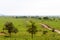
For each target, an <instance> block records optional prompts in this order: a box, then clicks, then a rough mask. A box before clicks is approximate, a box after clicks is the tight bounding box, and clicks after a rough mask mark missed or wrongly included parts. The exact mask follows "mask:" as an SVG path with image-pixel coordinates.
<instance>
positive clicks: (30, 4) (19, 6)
mask: <svg viewBox="0 0 60 40" xmlns="http://www.w3.org/2000/svg"><path fill="white" fill-rule="evenodd" d="M0 14H4V15H27V16H28V15H33V16H36V15H37V16H40V15H60V0H0Z"/></svg>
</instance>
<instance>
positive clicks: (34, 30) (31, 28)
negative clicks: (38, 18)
mask: <svg viewBox="0 0 60 40" xmlns="http://www.w3.org/2000/svg"><path fill="white" fill-rule="evenodd" d="M30 22H31V27H29V28H28V30H27V31H28V32H29V33H30V34H31V37H32V38H33V36H34V34H36V32H37V28H36V26H35V23H34V22H32V21H30Z"/></svg>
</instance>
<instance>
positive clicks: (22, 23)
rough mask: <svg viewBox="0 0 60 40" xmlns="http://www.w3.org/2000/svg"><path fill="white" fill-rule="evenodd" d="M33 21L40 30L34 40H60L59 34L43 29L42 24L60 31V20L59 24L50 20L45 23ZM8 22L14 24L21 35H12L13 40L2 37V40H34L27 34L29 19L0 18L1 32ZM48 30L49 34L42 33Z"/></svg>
mask: <svg viewBox="0 0 60 40" xmlns="http://www.w3.org/2000/svg"><path fill="white" fill-rule="evenodd" d="M31 20H33V21H34V22H36V24H35V25H36V26H37V29H38V30H39V32H37V34H36V35H35V36H34V38H33V40H60V35H59V34H57V33H53V32H51V31H49V30H47V29H45V28H42V27H41V25H40V23H46V24H48V25H50V26H52V27H54V28H56V29H60V27H59V26H60V25H59V24H60V20H58V21H57V22H56V21H49V20H43V22H42V21H41V20H38V19H31ZM6 21H11V22H13V23H14V26H15V27H16V28H18V30H19V33H17V34H16V35H15V34H12V37H11V39H10V38H5V37H4V36H0V40H14V39H15V38H16V39H17V40H27V39H29V40H32V39H31V35H30V34H29V33H28V32H26V30H27V27H26V21H28V19H25V18H20V19H15V18H4V17H1V18H0V31H2V28H3V27H4V23H5V22H6ZM44 30H46V31H48V33H47V34H45V35H43V34H42V32H43V31H44Z"/></svg>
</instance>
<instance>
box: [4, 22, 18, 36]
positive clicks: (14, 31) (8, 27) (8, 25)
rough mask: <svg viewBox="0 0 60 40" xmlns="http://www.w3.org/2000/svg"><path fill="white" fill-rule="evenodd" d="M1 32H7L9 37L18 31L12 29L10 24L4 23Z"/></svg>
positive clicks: (12, 26)
mask: <svg viewBox="0 0 60 40" xmlns="http://www.w3.org/2000/svg"><path fill="white" fill-rule="evenodd" d="M3 30H7V31H8V33H9V35H10V36H11V33H12V32H13V33H17V32H18V29H17V28H15V27H14V25H13V23H12V22H6V23H5V27H4V28H3Z"/></svg>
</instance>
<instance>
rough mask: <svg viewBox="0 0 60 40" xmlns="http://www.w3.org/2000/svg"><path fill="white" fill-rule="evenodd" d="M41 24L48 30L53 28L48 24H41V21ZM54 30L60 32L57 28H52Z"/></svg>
mask: <svg viewBox="0 0 60 40" xmlns="http://www.w3.org/2000/svg"><path fill="white" fill-rule="evenodd" d="M41 26H42V27H44V28H46V29H48V30H51V31H52V30H53V28H51V27H50V26H48V25H47V24H42V23H41ZM54 31H55V32H57V33H59V34H60V31H59V30H57V29H54Z"/></svg>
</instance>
